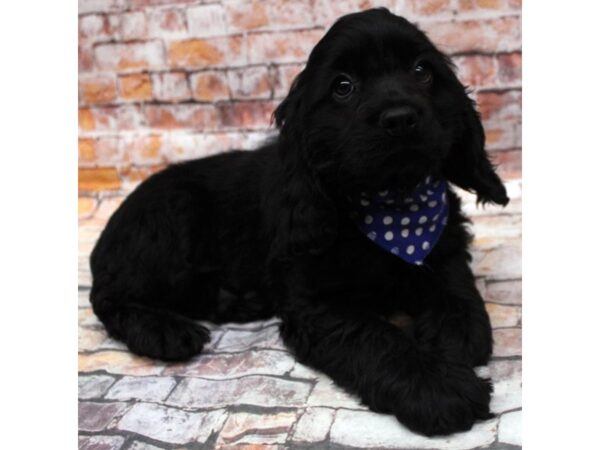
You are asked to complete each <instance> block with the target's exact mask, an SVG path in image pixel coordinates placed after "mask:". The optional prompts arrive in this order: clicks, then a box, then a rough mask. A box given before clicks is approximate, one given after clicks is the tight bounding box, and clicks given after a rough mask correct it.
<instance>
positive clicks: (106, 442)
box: [79, 435, 125, 450]
mask: <svg viewBox="0 0 600 450" xmlns="http://www.w3.org/2000/svg"><path fill="white" fill-rule="evenodd" d="M124 442H125V438H123V437H121V436H99V435H96V436H89V437H81V438H79V450H119V449H120V448H121V446H122V445H123V443H124Z"/></svg>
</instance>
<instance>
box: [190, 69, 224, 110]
mask: <svg viewBox="0 0 600 450" xmlns="http://www.w3.org/2000/svg"><path fill="white" fill-rule="evenodd" d="M190 83H191V85H192V94H193V96H194V99H195V100H198V101H201V102H214V101H217V100H226V99H228V98H229V87H228V81H227V77H225V74H224V73H223V72H215V71H207V72H200V73H195V74H193V75H191V76H190Z"/></svg>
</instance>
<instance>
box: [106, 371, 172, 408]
mask: <svg viewBox="0 0 600 450" xmlns="http://www.w3.org/2000/svg"><path fill="white" fill-rule="evenodd" d="M175 384H176V381H175V379H174V378H170V377H123V378H121V379H120V380H119V381H117V382H116V383H115V385H114V386H113V387H111V388H110V391H108V394H106V398H108V399H113V400H144V401H148V402H160V401H162V400H164V399H165V398H167V396H168V395H169V393H170V392H171V391H172V390H173V388H174V387H175Z"/></svg>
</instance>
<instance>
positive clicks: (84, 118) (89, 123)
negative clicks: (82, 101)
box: [79, 108, 96, 131]
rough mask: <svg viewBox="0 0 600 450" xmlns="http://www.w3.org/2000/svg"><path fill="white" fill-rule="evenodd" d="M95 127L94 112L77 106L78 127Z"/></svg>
mask: <svg viewBox="0 0 600 450" xmlns="http://www.w3.org/2000/svg"><path fill="white" fill-rule="evenodd" d="M95 128H96V121H95V120H94V113H93V112H92V110H91V109H89V108H79V129H80V130H83V131H92V130H94V129H95Z"/></svg>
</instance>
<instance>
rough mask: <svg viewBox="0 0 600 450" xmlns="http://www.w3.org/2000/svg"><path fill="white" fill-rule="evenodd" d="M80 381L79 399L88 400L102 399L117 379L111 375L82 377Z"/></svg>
mask: <svg viewBox="0 0 600 450" xmlns="http://www.w3.org/2000/svg"><path fill="white" fill-rule="evenodd" d="M78 381H79V383H78V390H79V398H81V399H88V398H99V397H102V396H103V395H104V394H105V393H106V391H108V388H109V387H110V386H111V385H112V384H113V383H114V382H115V379H114V378H113V377H111V376H109V375H88V376H85V375H81V376H80V377H79V380H78Z"/></svg>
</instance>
